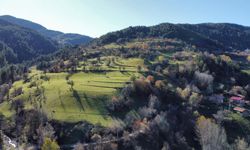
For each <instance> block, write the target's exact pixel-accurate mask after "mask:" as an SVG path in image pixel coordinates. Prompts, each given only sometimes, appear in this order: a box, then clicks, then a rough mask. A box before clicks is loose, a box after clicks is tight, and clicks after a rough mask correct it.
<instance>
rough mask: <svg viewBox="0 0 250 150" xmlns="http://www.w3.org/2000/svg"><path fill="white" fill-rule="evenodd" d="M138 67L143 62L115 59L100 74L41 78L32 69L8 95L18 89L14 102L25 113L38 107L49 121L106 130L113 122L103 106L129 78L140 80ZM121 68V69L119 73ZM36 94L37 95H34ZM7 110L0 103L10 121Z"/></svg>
mask: <svg viewBox="0 0 250 150" xmlns="http://www.w3.org/2000/svg"><path fill="white" fill-rule="evenodd" d="M138 64H139V65H143V60H142V59H137V58H135V59H119V60H117V61H116V62H115V63H114V64H113V65H112V66H105V65H102V66H101V67H102V69H104V70H105V71H104V72H97V73H94V72H82V71H79V72H77V73H74V74H69V73H67V72H62V73H46V74H44V73H42V72H41V71H38V70H36V69H35V68H32V69H31V70H32V72H31V73H30V74H29V77H30V81H29V82H26V83H25V82H24V81H23V80H21V81H17V82H15V83H14V85H13V88H12V90H11V92H13V91H14V89H18V88H20V87H22V89H23V94H21V95H19V96H17V97H15V98H14V99H15V100H16V99H23V100H25V108H26V109H30V108H33V107H37V108H40V107H41V111H43V112H45V113H46V114H47V115H48V117H49V118H50V119H56V120H60V121H65V122H77V121H81V120H86V121H89V122H91V123H100V124H102V125H103V126H108V125H109V124H110V123H111V122H112V120H113V119H115V118H112V117H110V115H109V114H108V111H107V109H106V103H107V101H108V100H109V99H110V97H112V96H113V95H115V94H116V92H117V91H118V89H120V88H122V87H124V86H125V85H126V84H127V83H129V82H130V78H131V76H132V75H135V76H140V74H139V73H137V71H136V70H137V65H138ZM121 67H124V68H123V70H122V71H120V69H121ZM144 70H145V69H144ZM44 77H46V79H48V80H45V79H44ZM69 81H70V82H71V84H69ZM38 90H40V95H36V93H37V91H38ZM41 91H42V92H41ZM10 106H11V103H10V102H4V103H2V104H1V105H0V112H1V113H3V114H4V115H5V116H7V117H10V116H11V115H12V113H13V112H12V111H10Z"/></svg>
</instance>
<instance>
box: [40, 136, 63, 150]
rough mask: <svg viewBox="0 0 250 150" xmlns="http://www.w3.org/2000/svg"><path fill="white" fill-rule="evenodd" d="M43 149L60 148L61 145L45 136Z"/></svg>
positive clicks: (54, 149)
mask: <svg viewBox="0 0 250 150" xmlns="http://www.w3.org/2000/svg"><path fill="white" fill-rule="evenodd" d="M41 149H42V150H60V147H59V145H58V144H57V142H56V141H54V140H51V139H50V138H45V140H44V143H43V145H42V148H41Z"/></svg>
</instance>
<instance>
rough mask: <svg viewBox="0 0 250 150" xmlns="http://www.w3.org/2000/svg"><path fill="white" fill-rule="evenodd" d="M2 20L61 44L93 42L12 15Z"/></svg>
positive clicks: (85, 37) (83, 37) (3, 17)
mask: <svg viewBox="0 0 250 150" xmlns="http://www.w3.org/2000/svg"><path fill="white" fill-rule="evenodd" d="M0 19H2V20H5V21H8V22H10V23H12V24H16V25H19V26H22V27H25V28H29V29H32V30H36V31H37V32H39V33H40V34H42V35H43V36H45V37H48V38H51V39H52V40H55V41H57V42H58V43H59V44H64V45H79V44H86V43H88V42H89V41H91V40H92V38H91V37H89V36H86V35H80V34H73V33H63V32H60V31H54V30H49V29H47V28H45V27H44V26H42V25H40V24H38V23H34V22H32V21H28V20H25V19H20V18H16V17H13V16H10V15H4V16H0Z"/></svg>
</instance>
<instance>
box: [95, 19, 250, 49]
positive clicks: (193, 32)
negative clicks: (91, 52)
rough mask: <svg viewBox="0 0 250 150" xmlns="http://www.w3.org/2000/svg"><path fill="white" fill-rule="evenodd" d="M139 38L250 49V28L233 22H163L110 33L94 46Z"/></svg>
mask: <svg viewBox="0 0 250 150" xmlns="http://www.w3.org/2000/svg"><path fill="white" fill-rule="evenodd" d="M137 38H140V39H142V38H170V39H179V40H181V41H183V42H185V43H187V44H189V45H193V46H196V47H197V48H200V49H201V50H202V49H204V50H229V51H230V50H245V49H248V48H250V27H246V26H241V25H237V24H230V23H203V24H171V23H162V24H159V25H155V26H149V27H146V26H135V27H128V28H126V29H123V30H120V31H116V32H110V33H108V34H105V35H103V36H101V37H100V38H98V39H96V40H94V41H93V43H96V44H109V43H120V42H126V41H130V40H132V39H137Z"/></svg>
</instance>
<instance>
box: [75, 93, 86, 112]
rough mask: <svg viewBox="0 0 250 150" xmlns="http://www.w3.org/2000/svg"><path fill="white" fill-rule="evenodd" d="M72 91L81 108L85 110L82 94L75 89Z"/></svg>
mask: <svg viewBox="0 0 250 150" xmlns="http://www.w3.org/2000/svg"><path fill="white" fill-rule="evenodd" d="M72 92H73V96H74V98H75V99H76V101H77V103H78V104H79V105H78V106H79V108H80V110H82V111H84V106H83V104H82V101H81V97H80V95H79V94H78V92H77V91H76V90H75V89H72Z"/></svg>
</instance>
